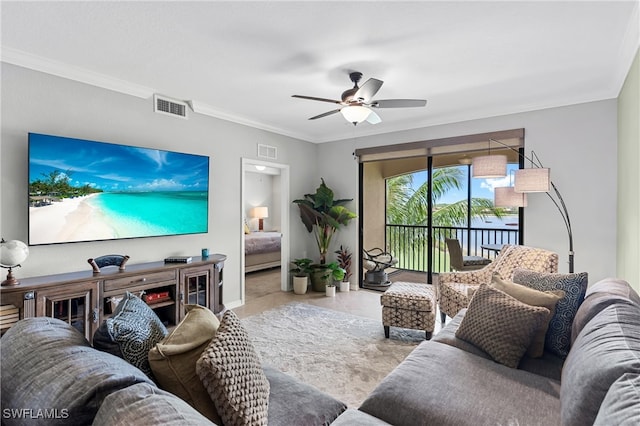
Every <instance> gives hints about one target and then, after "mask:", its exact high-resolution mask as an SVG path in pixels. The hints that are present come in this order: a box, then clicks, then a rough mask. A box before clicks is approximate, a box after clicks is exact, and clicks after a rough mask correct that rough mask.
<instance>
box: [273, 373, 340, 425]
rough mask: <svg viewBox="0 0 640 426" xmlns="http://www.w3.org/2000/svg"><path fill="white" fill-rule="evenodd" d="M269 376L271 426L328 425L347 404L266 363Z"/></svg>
mask: <svg viewBox="0 0 640 426" xmlns="http://www.w3.org/2000/svg"><path fill="white" fill-rule="evenodd" d="M263 368H264V374H265V376H266V377H267V379H268V380H269V388H270V390H269V415H268V419H269V426H279V425H282V426H290V425H328V424H330V423H331V422H332V421H333V420H335V419H336V418H337V417H338V416H339V415H340V414H341V413H342V412H343V411H344V410H346V409H347V406H346V405H344V404H343V403H342V402H340V401H338V400H337V399H335V398H334V397H332V396H330V395H328V394H326V393H324V392H321V391H320V390H318V389H316V388H314V387H313V386H310V385H308V384H306V383H303V382H301V381H300V380H298V379H296V378H294V377H292V376H290V375H288V374H285V373H283V372H281V371H279V370H277V369H275V368H273V367H270V366H264V367H263Z"/></svg>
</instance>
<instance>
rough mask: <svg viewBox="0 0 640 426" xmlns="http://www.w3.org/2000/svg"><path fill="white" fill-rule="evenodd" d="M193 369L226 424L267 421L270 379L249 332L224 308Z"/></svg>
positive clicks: (234, 315)
mask: <svg viewBox="0 0 640 426" xmlns="http://www.w3.org/2000/svg"><path fill="white" fill-rule="evenodd" d="M196 373H197V374H198V376H199V377H200V379H201V380H202V383H203V384H204V387H205V388H206V389H207V391H208V392H209V396H210V397H211V399H212V400H213V403H214V404H215V406H216V410H217V411H218V414H220V417H221V418H222V422H223V423H224V424H225V425H227V426H231V425H249V424H251V425H266V424H267V415H268V408H269V380H268V379H267V377H266V376H265V374H264V371H263V370H262V366H261V362H260V359H259V357H258V354H257V353H256V350H255V348H254V347H253V344H252V343H251V341H250V339H249V336H248V334H247V332H246V330H245V329H244V327H243V326H242V323H241V322H240V320H239V319H238V317H237V316H236V314H235V313H233V311H226V312H225V314H224V316H223V317H222V321H221V323H220V328H218V332H217V333H216V335H215V337H214V338H213V340H212V341H211V343H210V344H209V346H208V347H207V348H206V349H205V350H204V352H203V353H202V355H201V356H200V358H199V359H198V361H197V363H196Z"/></svg>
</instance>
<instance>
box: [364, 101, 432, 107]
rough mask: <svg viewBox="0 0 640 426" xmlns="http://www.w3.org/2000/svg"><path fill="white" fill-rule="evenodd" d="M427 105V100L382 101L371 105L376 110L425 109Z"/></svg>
mask: <svg viewBox="0 0 640 426" xmlns="http://www.w3.org/2000/svg"><path fill="white" fill-rule="evenodd" d="M426 104H427V101H426V100H425V99H382V100H379V101H375V102H373V103H372V104H371V106H372V107H374V108H412V107H423V106H425V105H426Z"/></svg>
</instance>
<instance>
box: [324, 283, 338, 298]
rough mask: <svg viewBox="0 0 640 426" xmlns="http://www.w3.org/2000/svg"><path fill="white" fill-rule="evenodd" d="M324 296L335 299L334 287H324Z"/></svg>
mask: <svg viewBox="0 0 640 426" xmlns="http://www.w3.org/2000/svg"><path fill="white" fill-rule="evenodd" d="M325 294H326V296H327V297H336V286H335V285H328V286H326V287H325Z"/></svg>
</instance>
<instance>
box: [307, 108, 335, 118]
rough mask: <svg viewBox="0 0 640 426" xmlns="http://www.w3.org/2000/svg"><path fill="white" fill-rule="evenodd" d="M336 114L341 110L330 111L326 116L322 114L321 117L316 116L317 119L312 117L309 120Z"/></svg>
mask: <svg viewBox="0 0 640 426" xmlns="http://www.w3.org/2000/svg"><path fill="white" fill-rule="evenodd" d="M336 112H340V110H339V109H334V110H333V111H328V112H325V113H324V114H320V115H316V116H315V117H311V118H310V119H309V120H315V119H317V118H322V117H326V116H328V115H331V114H335V113H336Z"/></svg>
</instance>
